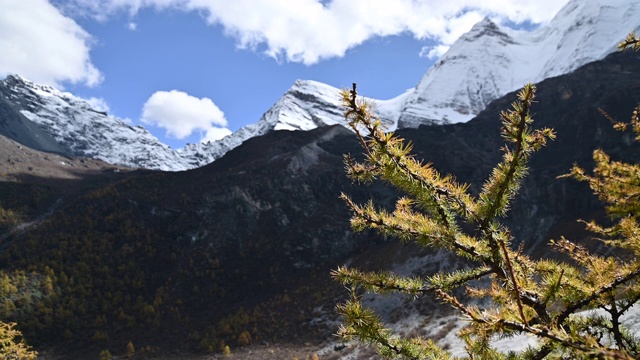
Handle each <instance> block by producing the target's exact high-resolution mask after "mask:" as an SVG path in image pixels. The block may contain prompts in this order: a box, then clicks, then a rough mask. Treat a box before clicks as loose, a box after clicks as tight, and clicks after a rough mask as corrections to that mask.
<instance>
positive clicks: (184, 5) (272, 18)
mask: <svg viewBox="0 0 640 360" xmlns="http://www.w3.org/2000/svg"><path fill="white" fill-rule="evenodd" d="M567 1H568V0H520V1H513V0H490V1H477V0H447V1H430V0H423V1H416V0H332V1H320V0H296V1H289V0H234V1H228V0H75V5H76V6H77V7H78V8H81V9H84V11H87V12H89V13H92V14H94V15H95V16H105V14H110V13H115V12H117V11H128V12H129V13H130V15H135V14H136V13H137V12H138V11H139V10H140V9H142V8H145V7H153V8H155V9H158V10H162V9H169V8H170V9H178V10H184V11H197V12H198V13H200V14H202V16H203V18H204V19H205V20H206V21H207V22H208V23H209V24H211V25H221V26H222V27H223V28H224V31H225V32H226V33H227V34H228V35H229V36H232V37H233V38H235V39H236V41H237V45H238V47H240V48H245V49H251V50H258V49H259V50H260V51H264V52H265V53H266V54H267V55H269V56H271V57H273V58H276V59H278V60H286V61H292V62H301V63H304V64H313V63H316V62H318V61H320V60H322V59H326V58H331V57H339V56H343V55H344V54H345V52H346V51H347V50H348V49H350V48H353V47H355V46H357V45H359V44H362V43H363V42H365V41H367V40H369V39H371V38H374V37H383V36H389V35H397V34H401V33H410V34H413V36H415V37H416V38H418V39H431V40H434V41H435V45H434V47H433V48H432V49H425V50H423V53H424V54H427V55H429V54H430V56H437V55H439V54H441V53H442V52H443V51H445V49H446V48H447V46H448V45H451V44H452V43H453V41H455V39H457V38H458V37H459V36H460V35H461V34H462V33H464V32H466V31H468V30H469V29H471V27H472V26H473V24H474V23H476V22H477V21H479V20H481V19H482V18H483V17H485V16H491V17H492V18H494V19H498V20H509V21H511V22H515V23H520V22H523V21H527V20H528V21H531V22H533V23H540V22H545V21H548V20H550V19H551V17H552V16H553V15H554V14H555V13H556V12H557V11H558V10H559V9H560V8H561V7H562V6H563V5H564V4H565V3H566V2H567ZM431 50H433V51H431Z"/></svg>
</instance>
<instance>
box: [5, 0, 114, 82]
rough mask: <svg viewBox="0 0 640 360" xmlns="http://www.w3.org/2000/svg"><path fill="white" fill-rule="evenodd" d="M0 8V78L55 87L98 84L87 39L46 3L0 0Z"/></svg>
mask: <svg viewBox="0 0 640 360" xmlns="http://www.w3.org/2000/svg"><path fill="white" fill-rule="evenodd" d="M0 9H2V11H0V49H1V50H0V75H3V76H4V75H8V74H14V73H15V74H19V75H22V76H24V77H27V78H29V79H31V80H33V81H36V82H38V83H44V84H47V85H52V86H56V87H62V86H61V83H62V82H71V83H84V84H86V85H88V86H95V85H97V84H99V83H100V82H101V81H102V74H101V73H100V71H99V70H98V69H97V68H96V67H95V66H94V65H93V64H92V62H91V58H90V55H89V52H90V50H91V42H92V39H91V36H90V35H89V34H88V33H87V32H86V31H85V30H83V29H82V27H80V26H79V25H78V24H77V23H76V22H75V21H74V20H72V19H71V18H69V17H66V16H64V15H62V14H61V13H60V11H59V10H58V9H57V8H55V7H54V6H53V5H51V4H50V3H49V2H48V1H47V0H0Z"/></svg>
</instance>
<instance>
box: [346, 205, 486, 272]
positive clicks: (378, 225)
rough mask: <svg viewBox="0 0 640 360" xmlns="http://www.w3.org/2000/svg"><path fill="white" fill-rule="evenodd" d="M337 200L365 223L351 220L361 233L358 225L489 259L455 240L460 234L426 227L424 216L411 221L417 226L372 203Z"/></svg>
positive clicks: (432, 226)
mask: <svg viewBox="0 0 640 360" xmlns="http://www.w3.org/2000/svg"><path fill="white" fill-rule="evenodd" d="M340 197H341V198H342V199H343V200H344V201H345V202H346V203H347V205H348V206H349V208H350V209H351V211H352V212H353V213H354V217H355V218H356V219H360V220H363V221H364V222H365V224H359V223H358V222H357V221H355V220H352V225H355V226H353V227H354V229H355V230H361V228H360V226H358V224H359V225H366V227H368V228H371V229H376V230H377V231H378V232H380V233H382V234H385V235H391V236H396V237H398V238H400V239H403V240H409V239H412V240H415V241H417V242H418V243H420V244H422V245H425V244H428V245H433V246H436V245H439V247H445V248H449V249H450V250H455V251H457V252H458V253H459V255H462V256H464V257H467V258H469V259H473V260H480V261H484V262H489V261H490V258H488V257H487V256H486V255H484V254H482V253H481V252H480V251H479V250H478V248H476V247H475V246H473V245H470V244H469V245H467V244H464V243H462V242H461V241H459V239H461V238H462V236H461V234H457V233H453V234H452V233H451V232H449V231H441V230H440V229H439V228H438V226H436V224H430V222H431V220H430V219H428V218H426V217H424V216H422V217H420V218H419V221H416V222H415V223H420V226H416V224H415V223H414V222H408V221H406V219H402V220H398V219H397V218H396V217H393V216H389V215H388V214H386V213H384V212H382V211H376V210H375V209H373V205H372V204H370V205H369V206H367V207H362V206H358V205H357V204H355V203H354V202H353V201H352V200H351V199H350V198H349V197H348V196H347V195H345V194H341V196H340ZM399 203H400V201H399ZM403 212H405V213H406V212H408V210H406V209H404V210H403ZM416 216H417V215H416ZM403 220H404V221H403ZM354 221H355V222H354Z"/></svg>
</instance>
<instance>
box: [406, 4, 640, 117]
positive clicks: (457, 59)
mask: <svg viewBox="0 0 640 360" xmlns="http://www.w3.org/2000/svg"><path fill="white" fill-rule="evenodd" d="M639 25H640V1H638V0H573V1H570V2H569V3H567V5H565V6H564V7H563V8H562V9H561V10H560V12H558V14H557V15H556V16H555V17H554V18H553V19H552V20H551V21H550V22H549V23H548V24H546V25H544V26H541V27H540V28H538V29H536V30H534V31H531V32H527V31H523V30H513V29H509V28H506V27H503V26H499V25H497V24H495V23H494V22H492V21H491V20H490V19H488V18H486V19H484V20H482V21H481V22H479V23H478V24H476V25H475V26H474V27H473V28H472V29H471V31H469V32H468V33H466V34H464V35H463V36H461V37H460V38H459V39H458V40H457V41H456V42H455V43H454V44H453V45H452V46H451V48H450V49H449V51H448V52H447V53H446V54H444V55H443V56H442V57H441V58H440V59H439V60H438V61H437V62H436V63H435V65H434V66H433V67H432V68H431V69H429V71H427V73H426V74H425V76H424V77H423V78H422V80H421V81H420V83H418V85H417V86H416V87H415V88H414V89H413V90H412V91H411V92H410V94H409V95H408V96H406V99H405V100H404V102H403V105H402V110H401V113H400V115H399V118H398V127H401V128H405V127H417V126H419V125H421V124H433V123H436V124H438V123H455V122H465V121H468V120H470V119H471V118H473V117H474V116H475V115H476V114H478V113H479V112H480V111H481V110H483V109H484V108H485V106H486V105H487V104H488V103H489V102H491V101H493V100H494V99H496V98H498V97H500V96H502V95H505V94H507V93H508V92H510V91H513V90H516V89H518V88H520V87H522V86H523V85H524V84H525V83H527V82H533V83H536V82H539V81H541V80H543V79H546V78H549V77H553V76H558V75H561V74H566V73H568V72H571V71H573V70H575V69H577V68H578V67H580V66H582V65H584V64H586V63H588V62H591V61H595V60H599V59H602V58H604V57H605V56H606V55H607V54H610V53H611V52H613V51H616V45H617V44H618V43H619V42H620V41H621V40H622V39H624V38H625V37H626V35H627V34H629V33H630V32H631V31H633V30H635V29H638V28H639Z"/></svg>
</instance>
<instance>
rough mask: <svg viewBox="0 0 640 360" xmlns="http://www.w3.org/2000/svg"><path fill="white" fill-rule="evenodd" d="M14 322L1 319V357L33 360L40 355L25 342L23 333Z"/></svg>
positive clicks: (11, 359)
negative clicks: (5, 321) (16, 327)
mask: <svg viewBox="0 0 640 360" xmlns="http://www.w3.org/2000/svg"><path fill="white" fill-rule="evenodd" d="M15 325H16V324H14V323H4V322H1V321H0V358H1V359H10V360H32V359H35V358H36V357H37V355H38V353H37V352H35V351H33V350H32V349H31V348H30V347H29V346H27V345H26V344H25V343H24V340H23V339H22V333H21V332H20V331H19V330H16V329H15Z"/></svg>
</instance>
